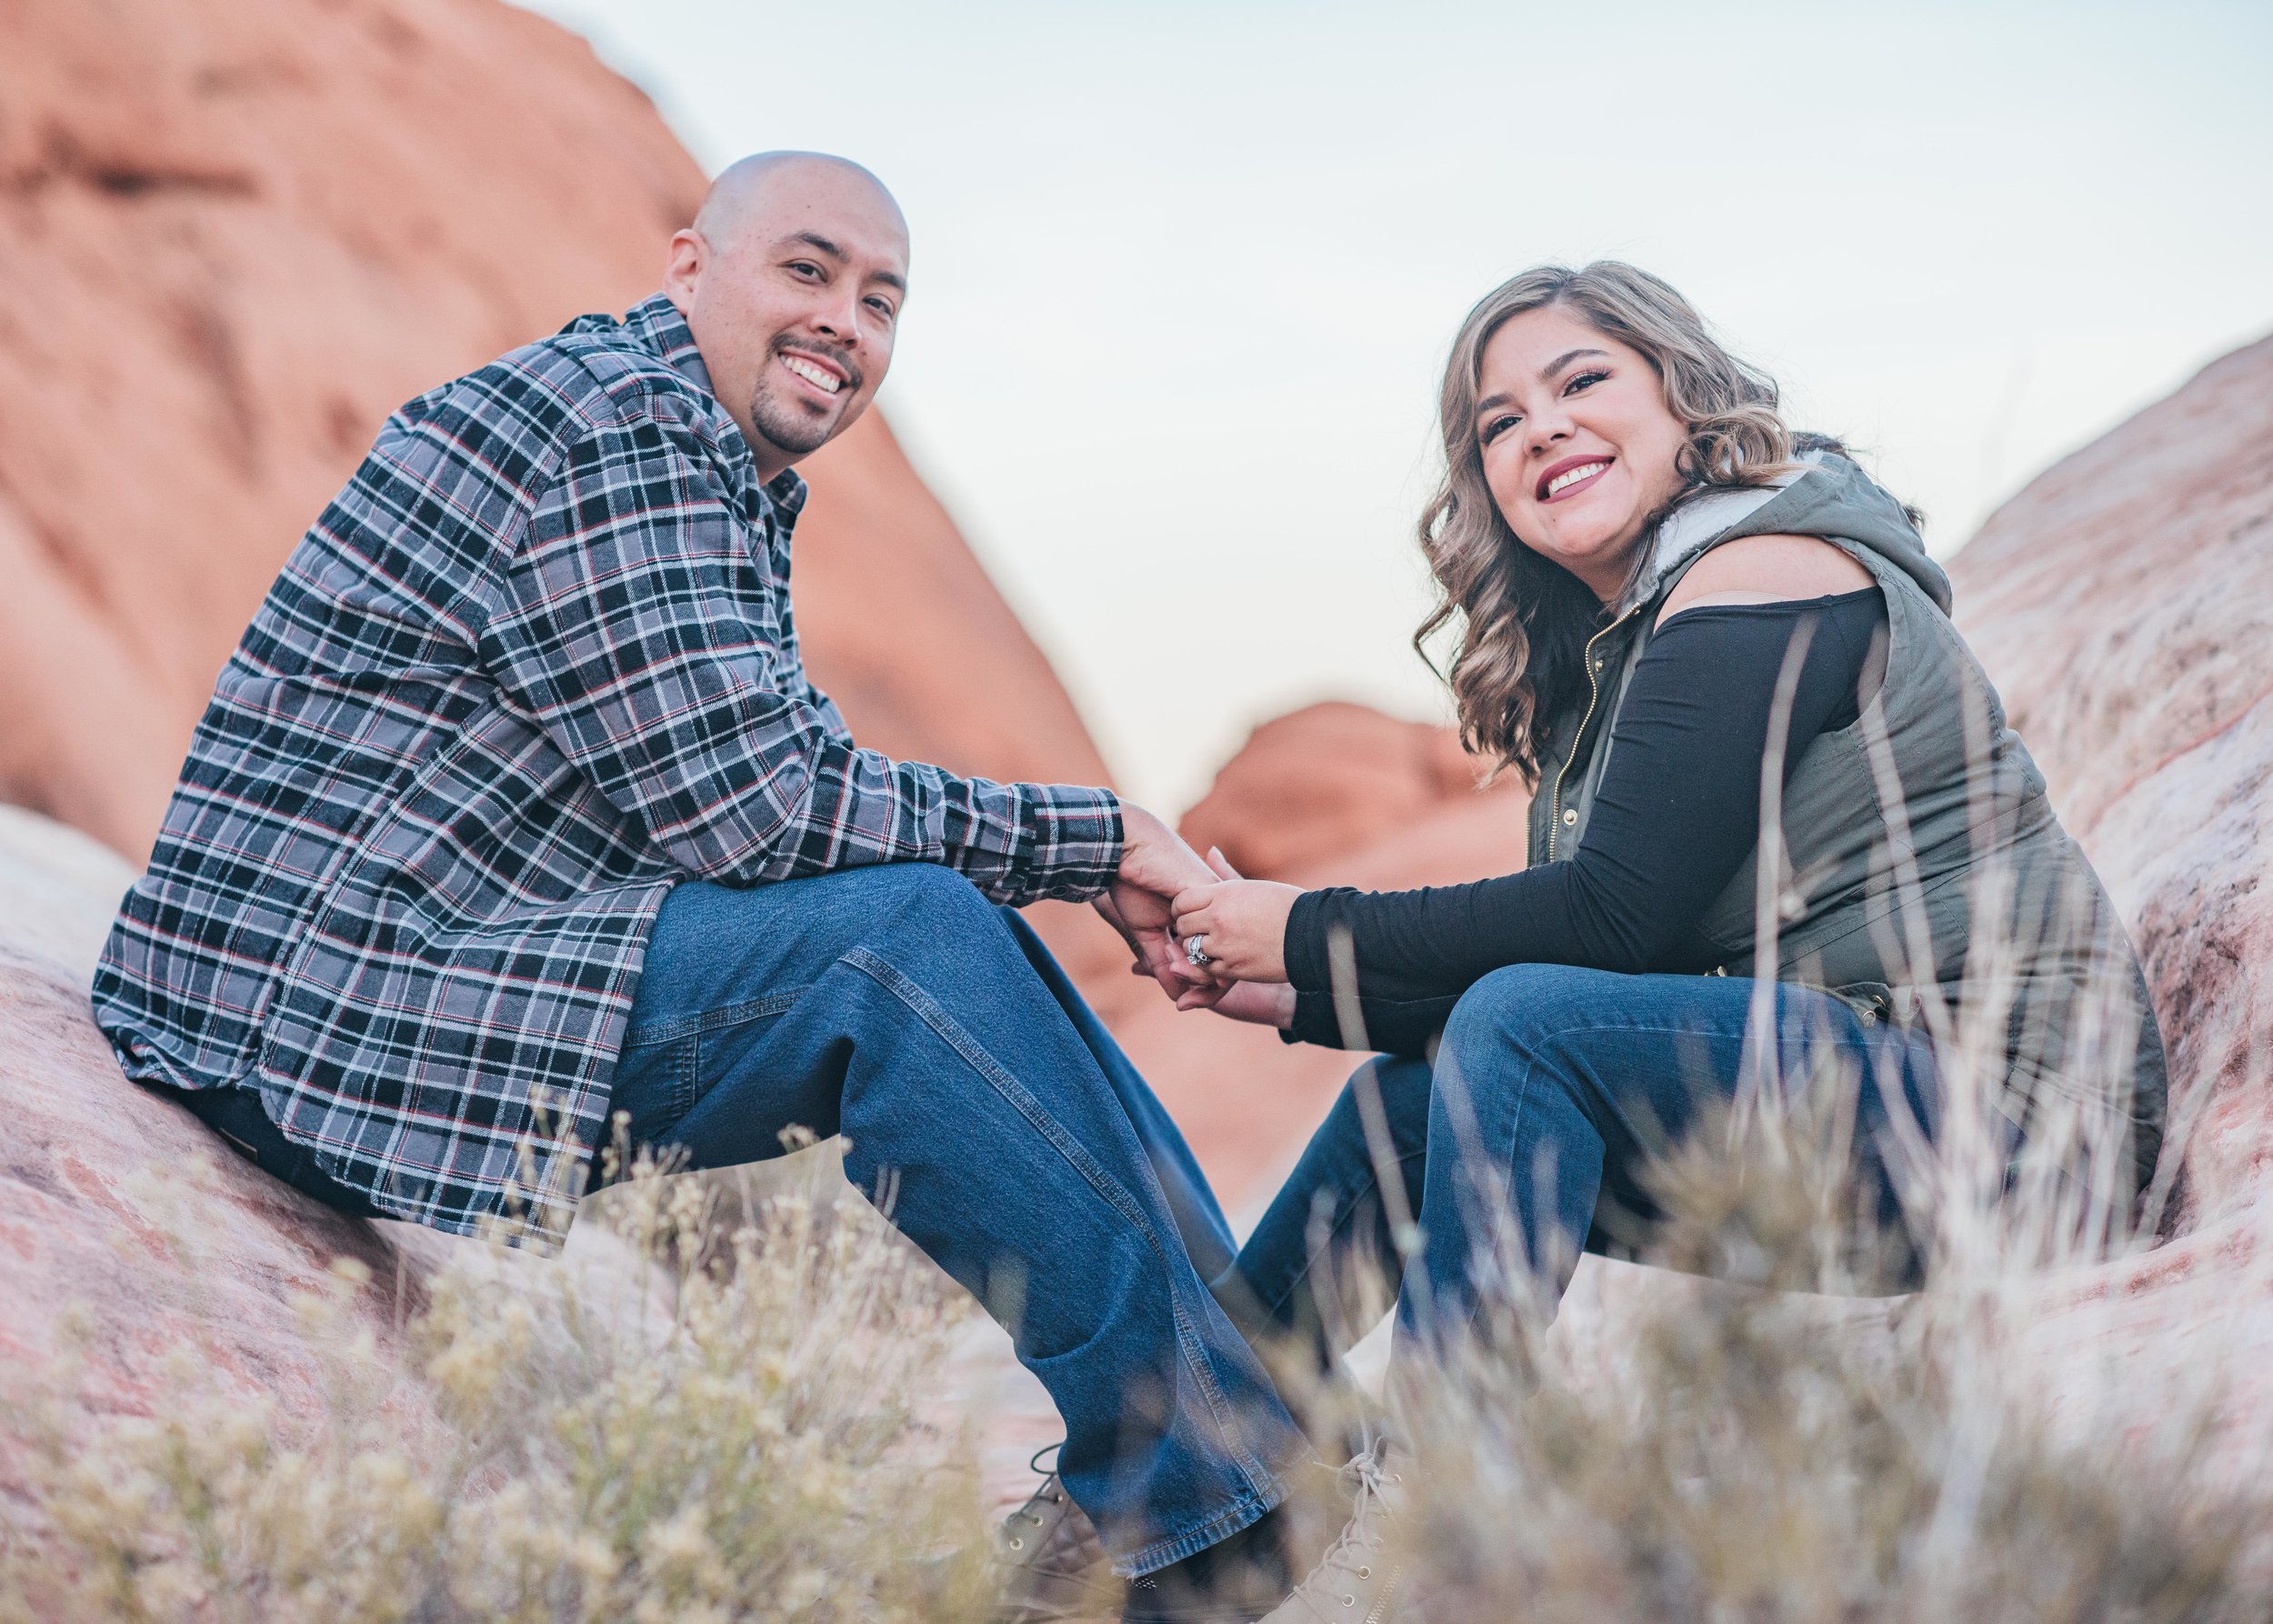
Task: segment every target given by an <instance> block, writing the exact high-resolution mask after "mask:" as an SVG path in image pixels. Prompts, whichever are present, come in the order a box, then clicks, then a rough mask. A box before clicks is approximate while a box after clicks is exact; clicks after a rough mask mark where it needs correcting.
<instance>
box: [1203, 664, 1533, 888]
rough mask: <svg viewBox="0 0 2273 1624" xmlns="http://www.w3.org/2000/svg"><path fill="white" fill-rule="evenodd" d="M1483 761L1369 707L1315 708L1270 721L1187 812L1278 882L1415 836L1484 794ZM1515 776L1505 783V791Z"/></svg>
mask: <svg viewBox="0 0 2273 1624" xmlns="http://www.w3.org/2000/svg"><path fill="white" fill-rule="evenodd" d="M1513 783H1514V780H1512V779H1507V780H1503V781H1502V783H1501V784H1500V785H1498V786H1497V787H1496V789H1497V792H1498V793H1499V794H1501V795H1503V796H1504V795H1505V794H1506V793H1507V790H1508V788H1509V787H1511V786H1512V785H1513ZM1476 787H1477V764H1476V763H1475V762H1474V761H1472V760H1471V759H1470V758H1469V757H1468V756H1467V754H1466V753H1465V752H1464V751H1463V750H1462V749H1461V748H1460V744H1459V740H1458V739H1457V738H1456V737H1454V736H1453V735H1452V733H1451V732H1450V731H1449V730H1447V729H1446V728H1443V727H1430V726H1429V725H1428V724H1427V723H1426V722H1404V721H1398V720H1397V719H1396V718H1395V717H1386V716H1384V715H1382V714H1381V713H1380V712H1379V711H1377V710H1371V709H1368V708H1367V707H1365V706H1362V705H1350V704H1347V703H1341V702H1330V703H1327V704H1323V705H1312V706H1308V707H1305V708H1303V709H1301V710H1298V711H1296V712H1294V713H1293V714H1292V715H1291V716H1284V717H1278V718H1277V719H1276V720H1274V721H1269V722H1266V723H1264V724H1263V725H1262V726H1261V727H1257V729H1256V730H1255V731H1254V732H1253V733H1251V734H1249V735H1248V736H1247V743H1246V744H1245V745H1243V746H1242V747H1240V749H1239V752H1238V754H1237V755H1236V756H1234V757H1232V758H1231V759H1230V760H1229V761H1228V762H1227V763H1226V764H1225V766H1224V768H1223V770H1222V771H1221V772H1219V773H1217V775H1216V781H1215V782H1214V783H1213V784H1211V785H1210V786H1209V787H1208V790H1207V795H1206V796H1205V797H1203V798H1202V799H1201V800H1200V802H1199V803H1198V804H1197V806H1195V807H1193V808H1192V809H1191V810H1190V811H1189V812H1187V813H1186V814H1185V815H1184V822H1183V835H1184V837H1185V838H1186V839H1187V840H1189V841H1190V842H1191V843H1192V844H1193V845H1194V846H1195V847H1197V848H1198V849H1200V850H1201V851H1206V850H1207V847H1209V846H1210V845H1214V846H1219V847H1222V848H1223V854H1224V856H1225V857H1228V858H1230V859H1231V862H1232V865H1233V866H1234V867H1237V869H1238V870H1239V871H1240V872H1241V873H1242V874H1246V875H1248V876H1250V877H1254V878H1257V879H1276V878H1280V877H1286V876H1287V875H1291V874H1293V873H1295V872H1296V871H1297V870H1301V869H1305V868H1308V867H1315V866H1316V865H1317V863H1318V862H1319V861H1320V859H1322V858H1327V857H1336V856H1338V855H1340V854H1343V853H1347V852H1351V851H1355V850H1357V848H1359V847H1365V846H1370V845H1373V844H1375V843H1376V842H1378V841H1383V840H1395V839H1396V838H1397V837H1398V836H1399V835H1402V834H1406V833H1407V832H1409V831H1410V830H1411V829H1412V828H1413V827H1414V826H1415V825H1416V824H1417V823H1418V822H1419V821H1420V820H1421V819H1422V818H1423V817H1427V815H1428V814H1429V813H1431V812H1433V811H1435V810H1436V809H1437V807H1439V806H1440V805H1442V804H1445V803H1448V802H1449V803H1457V802H1461V801H1466V800H1467V799H1470V798H1471V797H1473V796H1474V795H1475V793H1476Z"/></svg>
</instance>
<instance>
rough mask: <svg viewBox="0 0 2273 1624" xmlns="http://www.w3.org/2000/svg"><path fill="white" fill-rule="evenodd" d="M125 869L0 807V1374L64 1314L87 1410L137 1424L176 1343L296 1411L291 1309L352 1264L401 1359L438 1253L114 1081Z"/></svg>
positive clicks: (370, 1309) (317, 1366)
mask: <svg viewBox="0 0 2273 1624" xmlns="http://www.w3.org/2000/svg"><path fill="white" fill-rule="evenodd" d="M131 878H132V875H131V874H130V873H129V872H128V871H127V869H126V867H125V864H123V863H122V862H120V861H119V859H118V858H117V857H115V855H114V854H112V853H110V852H108V851H106V850H105V849H104V848H103V847H99V846H97V845H96V844H95V842H94V841H92V840H89V839H87V838H86V837H85V836H82V835H78V834H75V833H74V832H73V831H71V830H68V829H65V828H64V827H60V826H59V825H56V824H53V823H50V822H48V821H46V820H45V819H44V818H39V817H34V816H32V815H30V814H28V813H25V812H21V811H18V810H15V808H12V807H0V1110H4V1111H5V1114H6V1118H7V1121H8V1132H7V1138H6V1148H5V1152H0V1156H4V1157H5V1165H4V1166H0V1305H5V1312H0V1367H5V1368H7V1369H8V1370H10V1371H12V1372H14V1373H15V1375H16V1376H19V1377H21V1376H23V1375H25V1374H26V1373H29V1372H33V1371H35V1370H38V1369H41V1368H45V1366H46V1365H47V1363H48V1361H49V1360H50V1358H52V1356H54V1355H56V1354H58V1353H60V1352H62V1351H63V1350H64V1348H63V1329H62V1320H61V1316H62V1314H63V1311H64V1310H65V1308H69V1309H71V1310H73V1314H74V1317H75V1319H76V1320H77V1322H78V1324H79V1326H80V1327H81V1329H80V1331H79V1333H78V1336H79V1338H80V1339H79V1340H78V1341H77V1342H76V1343H75V1347H76V1348H77V1350H78V1351H79V1352H80V1353H81V1354H82V1355H83V1357H84V1366H85V1372H86V1396H87V1398H89V1400H90V1401H91V1402H92V1403H93V1404H95V1407H96V1408H115V1409H118V1410H123V1411H127V1412H132V1413H145V1411H146V1410H147V1408H148V1406H149V1404H150V1401H151V1399H152V1398H153V1397H154V1395H155V1393H156V1391H157V1390H158V1388H157V1385H156V1383H157V1377H158V1372H159V1369H160V1366H161V1364H162V1362H163V1360H164V1359H165V1356H166V1355H167V1354H169V1353H174V1352H185V1353H187V1354H189V1355H190V1356H191V1357H192V1358H195V1359H196V1360H197V1361H198V1362H199V1363H200V1364H204V1365H208V1366H211V1367H213V1368H215V1369H216V1370H217V1371H219V1372H220V1373H221V1374H222V1376H223V1378H224V1379H225V1380H226V1381H230V1382H233V1383H234V1384H235V1385H236V1386H237V1387H238V1388H241V1389H242V1390H243V1391H245V1392H246V1393H248V1394H249V1393H264V1394H267V1395H269V1396H272V1397H274V1398H276V1399H278V1400H279V1401H280V1402H282V1403H283V1404H284V1405H285V1406H286V1407H287V1408H292V1409H296V1410H298V1411H300V1412H302V1413H304V1414H305V1413H308V1412H310V1411H312V1410H313V1409H314V1408H315V1407H316V1406H317V1405H318V1404H319V1403H320V1402H321V1401H322V1398H323V1396H324V1391H323V1389H324V1382H325V1376H326V1370H325V1366H324V1364H323V1363H322V1361H321V1359H320V1358H318V1356H317V1354H316V1352H315V1348H313V1347H312V1346H311V1345H310V1343H309V1342H308V1339H307V1337H306V1334H305V1330H304V1329H303V1328H302V1327H301V1325H300V1324H299V1322H298V1320H297V1318H296V1317H295V1310H294V1306H293V1305H294V1300H295V1298H297V1297H299V1296H301V1295H303V1294H314V1293H320V1292H322V1291H323V1290H324V1289H325V1286H326V1283H327V1278H328V1275H327V1270H328V1269H329V1267H330V1265H331V1263H332V1260H333V1259H334V1258H355V1259H358V1260H359V1261H361V1262H362V1263H364V1264H365V1266H366V1267H368V1268H370V1270H371V1284H370V1285H369V1286H368V1287H367V1288H365V1290H364V1291H363V1292H362V1294H361V1296H360V1298H359V1299H358V1303H357V1310H356V1312H357V1318H358V1320H359V1321H360V1322H361V1323H362V1324H364V1325H366V1326H367V1327H368V1328H370V1329H371V1330H372V1331H373V1333H374V1334H375V1337H376V1338H377V1339H378V1341H379V1344H380V1346H381V1347H382V1348H384V1349H387V1350H389V1351H399V1347H400V1343H399V1338H398V1337H397V1334H396V1325H397V1323H398V1320H397V1315H396V1292H397V1289H398V1287H399V1288H400V1289H401V1290H402V1291H403V1292H404V1293H405V1298H404V1300H405V1303H406V1306H408V1307H413V1308H415V1307H416V1305H417V1304H418V1302H419V1301H420V1300H422V1296H421V1292H422V1282H423V1281H424V1279H425V1278H426V1258H428V1257H430V1256H431V1255H432V1253H431V1249H430V1243H429V1242H428V1240H427V1238H426V1237H425V1236H424V1235H423V1234H421V1233H418V1232H416V1231H411V1230H408V1229H406V1228H404V1227H403V1226H399V1225H372V1224H365V1223H358V1222H355V1221H354V1220H352V1219H348V1218H342V1217H340V1216H338V1215H337V1214H335V1213H333V1212H332V1211H330V1210H329V1209H328V1208H323V1207H321V1206H318V1205H317V1204H316V1203H315V1202H312V1201H310V1200H308V1199H306V1198H305V1197H303V1196H301V1195H299V1194H298V1193H297V1192H296V1191H295V1190H292V1189H290V1188H286V1187H285V1186H284V1185H282V1184H280V1183H278V1182H277V1181H276V1180H275V1179H273V1178H268V1177H266V1176H265V1175H264V1174H262V1173H260V1172H258V1171H256V1170H255V1169H254V1168H251V1167H250V1166H249V1165H248V1164H246V1163H245V1162H243V1161H241V1160H239V1159H238V1158H235V1157H234V1156H231V1155H228V1154H226V1153H225V1151H224V1150H223V1148H222V1147H221V1146H220V1143H219V1141H218V1140H216V1139H215V1138H214V1137H213V1136H212V1135H211V1134H210V1133H208V1132H207V1131H206V1130H205V1128H204V1127H203V1126H202V1125H201V1124H199V1123H198V1122H197V1121H196V1119H195V1118H193V1117H191V1116H190V1115H189V1114H188V1113H187V1112H186V1111H184V1110H182V1109H180V1108H177V1107H175V1106H173V1105H170V1104H168V1103H166V1102H165V1101H164V1100H161V1099H158V1098H153V1097H152V1096H150V1095H148V1094H146V1093H145V1092H144V1091H142V1090H141V1089H139V1088H134V1087H133V1086H132V1085H130V1084H128V1083H127V1082H126V1081H125V1078H122V1077H120V1076H119V1073H118V1067H117V1064H116V1063H115V1061H114V1060H113V1059H112V1058H111V1052H110V1048H109V1046H108V1045H107V1044H105V1042H104V1041H103V1038H102V1036H101V1034H99V1033H98V1032H96V1031H95V1024H94V1022H93V1020H92V1019H90V1018H89V1017H88V1014H87V1007H86V986H87V982H88V979H89V977H91V976H92V974H93V972H94V965H95V954H96V952H97V951H98V950H99V949H100V947H101V945H102V940H103V936H104V933H105V931H106V930H107V929H108V928H109V926H110V916H111V913H112V910H113V909H114V908H115V907H116V906H117V899H118V894H119V892H120V891H121V890H123V889H124V888H125V885H126V884H127V882H128V881H129V880H130V879H131ZM404 1244H407V1245H408V1246H409V1247H410V1248H411V1249H410V1250H408V1251H405V1250H403V1249H401V1248H402V1246H403V1245H404ZM7 1483H8V1479H7V1477H6V1472H5V1462H0V1489H5V1487H7Z"/></svg>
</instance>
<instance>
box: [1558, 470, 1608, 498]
mask: <svg viewBox="0 0 2273 1624" xmlns="http://www.w3.org/2000/svg"><path fill="white" fill-rule="evenodd" d="M1608 466H1610V465H1609V464H1608V463H1607V462H1602V463H1581V464H1579V465H1578V466H1577V467H1575V468H1566V469H1564V470H1563V471H1562V472H1561V473H1559V474H1557V475H1556V476H1555V477H1554V478H1552V479H1550V480H1548V481H1547V495H1548V496H1553V495H1554V494H1555V493H1556V492H1557V491H1559V490H1561V489H1562V488H1563V487H1564V486H1572V485H1577V483H1578V482H1579V481H1580V480H1581V479H1592V478H1593V477H1594V476H1596V475H1597V474H1599V473H1601V472H1602V470H1603V469H1605V468H1607V467H1608Z"/></svg>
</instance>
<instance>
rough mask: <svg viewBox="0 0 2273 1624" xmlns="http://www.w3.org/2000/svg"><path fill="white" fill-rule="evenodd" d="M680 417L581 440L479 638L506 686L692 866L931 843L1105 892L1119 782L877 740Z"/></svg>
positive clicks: (960, 861) (724, 878)
mask: <svg viewBox="0 0 2273 1624" xmlns="http://www.w3.org/2000/svg"><path fill="white" fill-rule="evenodd" d="M765 557H766V549H765V547H764V546H763V545H760V544H758V542H757V538H756V537H755V536H753V535H752V531H751V526H750V524H749V522H748V521H747V519H746V517H745V516H743V514H742V512H741V510H740V508H739V505H738V502H737V499H736V497H735V496H733V495H732V493H731V492H730V491H729V490H728V489H727V488H726V486H725V484H724V483H723V480H722V476H721V475H720V473H719V471H718V464H717V462H716V458H715V457H714V456H713V455H712V454H710V453H709V452H708V451H707V450H706V448H705V447H704V446H703V444H702V442H701V441H700V439H699V437H698V436H697V434H696V431H695V430H694V429H692V428H690V427H688V426H686V425H685V424H682V423H679V422H676V421H675V420H672V419H670V418H668V417H666V416H663V415H662V414H661V412H660V411H659V410H658V411H657V412H656V413H655V414H646V413H638V414H635V413H630V412H626V414H624V415H623V416H621V417H619V418H616V419H615V420H612V421H608V422H604V423H601V424H599V425H597V426H595V427H593V428H592V429H591V430H590V431H589V432H588V433H586V435H585V436H583V437H582V438H580V439H579V440H578V441H577V442H576V444H575V445H573V446H571V447H570V448H569V450H568V451H567V453H566V456H565V459H564V462H563V465H562V466H561V468H560V469H559V471H558V473H557V475H556V477H555V478H554V479H553V481H552V482H551V484H550V486H548V487H547V488H546V491H545V493H544V494H543V495H542V496H540V498H539V499H538V501H537V503H536V507H535V509H534V511H533V513H532V516H531V518H530V521H529V525H528V530H527V536H526V540H525V541H524V543H523V544H522V546H520V547H519V548H518V549H517V551H516V554H515V556H514V557H513V558H512V560H511V562H510V564H509V566H508V567H507V570H506V580H505V589H504V594H503V599H504V601H503V603H502V604H501V605H500V606H499V608H498V610H497V612H496V613H495V614H494V615H493V616H492V617H491V619H490V623H489V626H488V627H487V629H486V632H485V634H484V645H485V646H484V655H485V657H486V659H487V660H488V662H489V664H490V668H491V669H492V670H493V671H494V672H495V673H496V675H497V677H498V680H499V682H500V684H501V685H502V687H504V689H505V690H506V694H507V696H508V697H510V698H511V699H513V700H514V701H516V703H518V704H520V705H522V706H524V707H526V708H527V710H528V711H529V713H530V714H531V715H532V716H533V717H535V718H536V722H537V724H538V725H539V726H541V727H543V728H544V729H545V731H546V734H547V735H548V736H549V737H551V738H552V739H553V740H554V742H555V743H556V745H557V746H558V747H560V749H561V750H562V751H563V752H564V753H565V754H566V756H567V757H568V758H569V759H570V760H571V761H573V762H574V763H575V764H576V766H577V767H580V768H581V769H582V770H583V771H584V772H585V773H586V775H587V776H588V777H590V778H591V780H592V782H593V783H594V784H595V785H596V786H597V787H598V788H599V790H600V793H601V794H603V795H605V796H606V797H607V798H608V799H609V800H610V801H611V802H613V803H614V804H615V805H616V807H618V808H619V809H620V810H621V811H623V812H624V813H625V814H626V815H627V816H629V817H635V818H636V819H637V820H638V821H639V822H640V823H641V824H642V825H643V826H644V827H645V828H646V832H647V834H648V837H650V838H651V839H652V840H653V841H654V842H655V843H656V845H657V846H658V847H661V848H662V849H663V850H665V851H666V852H667V853H669V854H670V856H671V857H672V858H673V859H674V860H675V861H676V862H678V863H680V864H681V865H683V866H684V867H686V868H687V869H688V870H689V871H690V872H692V873H695V874H698V875H702V876H704V877H706V878H710V879H714V880H716V881H718V882H720V883H722V884H726V885H756V884H762V883H765V882H767V881H773V880H783V879H792V878H796V877H799V876H803V875H812V874H820V873H825V872H827V871H829V870H831V869H836V868H845V867H856V866H859V865H862V864H868V863H893V862H935V863H943V864H946V865H947V866H949V867H954V868H956V869H958V870H960V871H961V872H962V873H963V874H965V875H966V876H967V877H969V878H970V879H971V880H972V881H973V882H974V883H975V884H976V885H977V887H979V889H980V890H982V891H984V892H985V893H986V895H987V896H989V897H993V898H994V899H996V901H1000V902H1008V903H1026V902H1030V901H1034V900H1036V899H1038V898H1042V897H1066V898H1080V897H1090V896H1094V895H1096V893H1097V892H1098V891H1100V890H1102V889H1103V888H1104V887H1106V885H1107V884H1109V883H1110V882H1111V880H1112V877H1113V874H1114V870H1115V868H1116V866H1117V864H1118V862H1119V858H1120V847H1121V815H1120V805H1119V803H1118V801H1117V800H1116V798H1115V797H1114V796H1113V794H1112V792H1111V791H1110V790H1106V789H1093V788H1084V787H1074V786H1066V785H1037V784H997V783H994V782H992V781H990V780H987V779H985V778H964V777H956V776H955V775H953V774H950V773H947V772H945V771H942V770H941V769H940V768H938V767H930V766H926V765H922V764H919V763H913V762H897V761H893V760H891V759H889V758H887V757H884V756H882V755H879V754H877V753H876V751H873V750H863V749H860V748H858V747H856V746H854V744H853V743H852V741H851V739H850V737H848V736H846V733H845V731H844V727H843V720H842V718H841V717H838V716H837V715H836V710H835V707H833V706H829V705H827V704H826V702H825V701H820V700H819V699H818V696H817V695H816V694H815V693H814V691H813V690H812V688H811V687H810V686H809V685H808V684H806V683H805V682H804V681H803V680H802V679H801V678H799V677H796V676H794V675H792V672H793V671H794V669H795V663H794V662H787V661H785V660H784V658H783V657H782V649H781V639H782V621H781V607H782V602H783V599H784V598H785V597H786V589H787V584H786V582H782V581H778V580H776V578H775V576H774V574H773V572H772V571H771V569H770V568H768V567H767V566H766V564H765V563H764V559H765Z"/></svg>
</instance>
